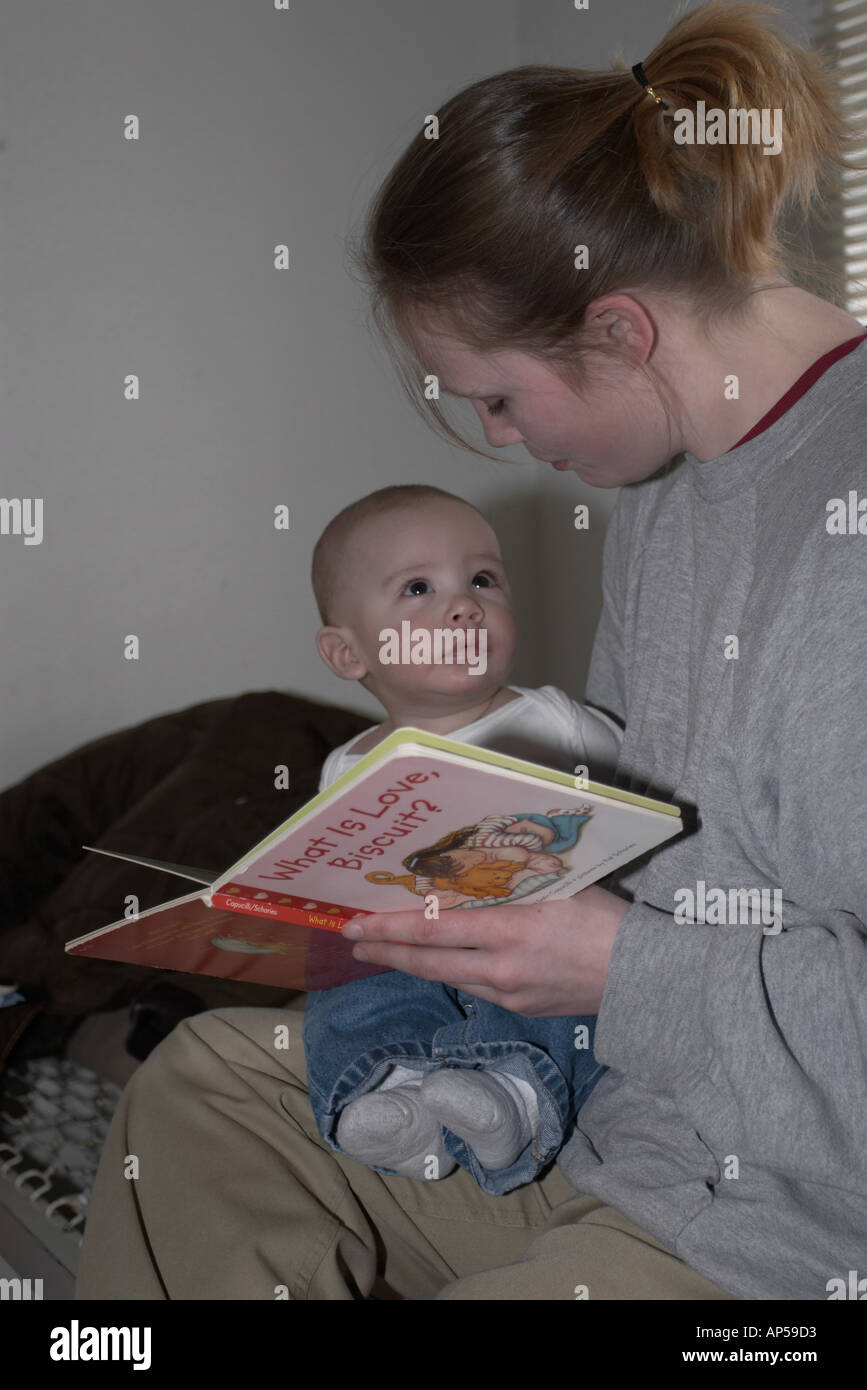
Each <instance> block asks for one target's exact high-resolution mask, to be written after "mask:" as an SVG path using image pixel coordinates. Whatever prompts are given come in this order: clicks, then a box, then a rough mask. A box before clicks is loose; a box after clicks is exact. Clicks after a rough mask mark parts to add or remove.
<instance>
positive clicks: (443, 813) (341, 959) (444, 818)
mask: <svg viewBox="0 0 867 1390" xmlns="http://www.w3.org/2000/svg"><path fill="white" fill-rule="evenodd" d="M682 828H683V825H682V822H681V818H680V810H679V808H678V807H677V806H672V805H667V804H666V803H665V802H662V801H654V800H651V799H650V798H649V797H645V796H638V795H636V794H634V793H632V792H627V791H621V790H619V789H616V788H613V787H606V786H602V785H601V784H600V783H597V782H592V781H585V780H581V779H576V778H575V777H573V776H570V775H569V773H566V772H559V771H556V770H554V769H552V768H548V767H542V766H540V765H539V764H537V763H531V762H524V761H522V760H520V759H518V758H513V757H510V756H507V755H505V754H502V753H497V752H495V751H493V750H492V749H489V748H477V747H475V746H474V745H471V744H466V743H458V742H457V741H456V740H454V739H448V738H441V737H440V736H439V735H437V734H431V733H428V732H426V731H425V730H422V729H414V728H401V729H396V730H395V731H394V732H393V733H391V734H389V735H388V736H387V737H386V738H384V739H383V740H382V741H381V742H380V743H378V744H377V745H376V747H375V748H373V749H371V751H370V752H369V753H367V754H365V756H364V757H362V758H361V759H360V760H359V762H358V763H356V764H355V766H354V767H352V768H350V769H349V770H348V771H347V772H344V773H343V775H342V776H341V777H339V778H338V779H337V780H336V781H335V782H333V783H332V784H331V786H329V787H327V788H325V790H324V791H321V792H319V793H317V795H316V796H314V797H313V799H312V801H308V802H307V804H306V805H305V806H302V807H301V808H300V810H298V811H296V812H295V814H294V815H292V816H290V817H289V819H288V820H287V821H284V822H283V824H282V825H278V827H277V829H276V830H274V831H273V832H272V833H271V834H270V835H268V836H267V838H266V839H264V840H262V841H261V842H260V843H259V844H257V845H255V846H254V847H253V848H252V849H251V850H250V851H249V852H248V853H247V854H245V855H244V857H243V858H242V859H240V860H238V862H237V863H236V864H233V865H232V866H231V867H230V868H229V869H227V870H226V871H225V873H222V874H216V875H215V874H213V873H209V872H208V871H206V870H200V869H196V868H193V867H190V866H188V865H182V864H166V863H162V862H160V861H158V860H154V859H143V858H140V857H137V856H135V855H131V854H119V853H116V852H115V851H112V850H106V849H102V848H100V849H97V850H96V851H95V852H96V853H99V854H111V855H113V856H114V857H116V858H119V859H125V860H128V861H129V862H131V863H134V864H146V865H149V866H150V867H152V868H155V869H161V870H162V871H163V872H168V873H172V874H177V875H178V876H179V877H182V878H187V879H190V880H193V881H194V882H196V883H198V884H200V885H204V889H203V888H202V887H199V888H198V889H197V890H196V891H195V892H193V893H187V894H186V895H185V896H183V897H180V898H174V899H173V900H172V901H171V902H167V903H163V904H162V905H161V906H159V907H152V908H149V909H148V910H146V911H144V912H140V913H138V914H137V915H135V916H131V917H123V918H121V920H120V921H118V922H112V923H110V925H109V926H107V927H100V928H99V929H98V930H97V931H92V932H88V933H87V935H86V936H79V937H76V938H75V940H74V941H69V942H67V943H66V950H67V951H68V952H69V954H70V955H76V956H95V957H97V958H99V959H106V960H122V961H128V962H131V963H132V964H134V965H146V966H156V967H157V968H160V969H166V970H179V971H183V972H186V973H188V974H193V975H219V976H222V977H223V978H225V979H230V980H248V981H254V982H258V983H260V984H266V985H272V986H274V985H276V986H278V987H285V988H286V989H304V990H309V989H329V988H331V987H332V986H334V985H338V984H343V983H345V982H347V981H349V980H356V979H361V978H362V977H364V976H367V975H378V974H381V973H382V972H383V970H384V969H385V968H386V967H384V966H381V965H371V964H369V963H365V962H362V961H357V960H354V959H353V956H352V946H353V943H352V942H351V941H349V940H347V939H346V938H345V937H343V936H342V935H341V927H342V926H343V924H344V923H345V922H346V921H348V919H349V918H350V917H354V916H363V915H367V914H369V913H371V912H390V911H397V910H404V911H405V910H407V909H415V910H417V911H422V910H424V911H425V912H426V913H427V915H428V916H429V917H431V918H432V917H434V916H435V915H437V914H438V913H439V912H444V911H451V910H452V909H457V910H463V911H470V912H471V911H472V910H473V909H474V908H478V907H488V906H491V905H494V904H505V903H538V902H543V901H544V900H545V899H546V898H566V897H571V896H572V895H573V894H575V893H577V892H579V891H580V890H581V889H582V888H586V887H587V886H588V884H591V883H594V882H595V881H596V880H597V879H600V878H604V877H605V876H606V875H608V874H610V873H613V872H614V871H615V870H616V869H618V868H620V867H622V866H623V865H624V864H627V863H629V861H630V860H632V859H635V858H637V857H638V856H639V855H641V854H644V853H645V852H646V851H647V850H650V849H653V848H654V847H655V846H656V845H659V844H661V843H662V842H663V841H664V840H668V839H670V838H671V837H672V836H674V835H677V834H679V832H680V831H681V830H682ZM84 848H86V849H90V848H92V847H91V846H87V845H86V846H84Z"/></svg>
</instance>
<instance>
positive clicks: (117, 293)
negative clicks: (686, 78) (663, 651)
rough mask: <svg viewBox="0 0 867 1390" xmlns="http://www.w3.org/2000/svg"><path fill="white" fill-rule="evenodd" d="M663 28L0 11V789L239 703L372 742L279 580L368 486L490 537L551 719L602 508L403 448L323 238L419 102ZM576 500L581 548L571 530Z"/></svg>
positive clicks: (260, 7) (605, 506) (227, 1)
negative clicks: (2, 530)
mask: <svg viewBox="0 0 867 1390" xmlns="http://www.w3.org/2000/svg"><path fill="white" fill-rule="evenodd" d="M802 3H806V0H798V4H797V7H796V6H795V5H794V4H793V5H792V6H790V8H791V10H792V13H793V14H795V13H800V10H801V4H802ZM672 14H673V9H672V7H671V6H670V5H668V4H664V3H662V2H661V0H606V3H604V4H603V3H598V0H594V3H593V4H592V5H591V9H590V10H589V11H576V10H575V9H574V6H573V5H572V4H571V3H569V0H509V2H507V0H473V3H471V4H470V3H468V2H467V0H439V3H437V4H436V5H433V6H432V5H430V4H429V3H426V0H361V2H360V3H359V0H319V2H318V3H317V2H316V0H306V3H301V0H291V3H290V7H289V10H288V12H282V11H275V10H273V8H270V7H269V5H268V4H267V3H264V2H263V3H259V4H253V3H242V0H148V3H147V4H142V3H140V2H139V3H135V2H134V0H113V2H112V4H111V5H105V4H103V3H99V0H68V3H65V4H64V5H55V6H45V5H33V3H32V0H5V4H4V7H3V32H2V43H0V140H2V142H3V148H2V150H0V190H2V194H0V411H2V427H0V428H2V458H3V464H2V485H0V494H2V495H3V496H6V497H42V498H43V499H44V508H45V513H44V526H45V534H44V540H43V542H42V544H41V545H38V546H25V545H24V543H23V538H22V537H20V536H0V623H2V632H0V669H2V704H0V786H3V785H6V784H8V783H10V782H12V781H14V780H17V779H18V778H19V777H22V776H24V775H26V774H27V773H28V772H30V771H31V770H32V769H33V768H35V767H36V766H38V765H40V764H42V763H45V762H47V761H49V760H50V759H52V758H54V757H56V756H58V755H60V754H61V753H64V752H66V751H67V750H69V749H71V748H73V747H76V746H77V745H79V744H81V743H83V742H85V741H86V740H88V739H91V738H94V737H97V736H100V735H102V734H104V733H107V732H110V731H111V730H114V729H117V728H121V727H124V726H125V725H129V724H133V723H136V722H138V721H140V720H144V719H147V718H149V717H151V716H153V715H156V714H158V713H161V712H163V711H166V710H169V709H173V708H180V707H183V706H184V705H187V704H191V703H194V702H196V701H200V700H207V699H212V698H216V697H219V696H224V695H227V694H231V693H234V692H240V691H243V690H249V689H266V688H278V689H284V690H288V691H293V692H296V693H300V694H305V695H308V696H310V697H312V698H319V699H324V700H327V701H329V702H331V703H335V704H346V705H352V706H354V707H355V708H358V709H360V710H364V711H368V712H369V713H370V714H371V716H372V718H375V717H377V715H378V713H379V707H378V705H377V704H376V702H375V701H374V700H373V699H372V698H371V697H370V696H368V695H367V694H366V692H364V691H362V690H361V689H360V688H359V687H355V686H350V685H346V684H342V683H341V682H339V681H337V680H336V679H335V678H334V677H333V676H332V675H331V674H330V673H329V672H328V671H327V670H326V668H325V667H324V666H323V665H322V663H321V661H320V660H319V657H318V655H317V653H316V651H315V648H314V644H313V636H314V633H315V630H316V626H317V615H316V610H315V606H314V604H313V600H312V596H311V594H310V592H309V562H310V553H311V550H312V545H313V542H314V540H315V538H316V536H317V535H318V534H319V532H320V530H321V529H322V527H323V526H324V524H325V523H326V521H327V520H328V519H329V518H330V517H331V516H332V515H333V514H334V513H335V512H336V511H338V510H339V509H340V508H341V507H342V506H344V505H345V504H346V503H347V502H349V501H351V500H353V499H354V498H356V497H359V496H361V495H362V494H364V493H365V492H368V491H371V490H372V489H374V488H376V487H380V486H384V485H385V484H387V483H392V482H398V481H406V482H427V481H433V482H436V483H438V484H439V485H440V486H442V487H445V488H448V489H450V490H452V491H455V492H457V493H460V494H461V495H463V496H465V497H467V498H469V500H471V501H473V502H475V503H476V504H477V505H480V506H482V507H483V508H484V509H487V510H489V511H490V513H491V514H492V518H493V520H494V523H495V525H496V526H497V528H498V530H499V531H500V534H501V537H502V539H503V543H504V550H505V554H506V559H507V562H510V563H511V567H512V569H513V571H514V574H515V579H516V581H517V583H516V587H518V589H519V595H518V612H519V619H520V621H521V624H522V629H523V632H524V642H523V646H522V651H521V659H520V661H519V664H518V666H517V667H516V669H515V671H514V673H513V679H514V680H516V681H518V682H519V683H525V684H542V683H544V682H549V681H550V682H553V683H556V684H560V685H562V686H564V687H565V688H567V689H570V690H571V691H572V692H573V693H574V694H576V695H580V694H581V693H582V690H583V681H584V675H585V672H586V662H587V656H588V653H589V643H590V639H591V637H592V633H593V629H594V626H595V622H596V617H597V613H598V594H599V558H600V547H601V541H602V534H603V530H604V520H605V517H606V516H607V515H608V513H609V511H610V508H611V505H612V504H613V502H614V496H615V495H614V493H611V492H605V493H601V492H595V491H594V490H593V489H588V488H586V487H584V485H582V484H581V483H580V482H579V481H578V480H577V479H576V478H575V477H574V475H572V474H567V475H565V476H561V475H555V474H553V473H552V472H551V470H550V469H549V468H548V467H547V466H546V465H542V464H537V463H535V462H532V461H528V460H527V459H526V458H525V457H524V456H523V451H522V450H513V451H506V452H505V453H504V456H503V457H504V462H502V463H499V464H494V463H488V462H486V461H484V460H481V459H478V458H476V457H475V456H473V455H469V454H466V453H463V452H461V451H459V450H456V449H452V448H450V447H448V446H446V445H444V444H443V443H442V442H441V441H440V440H438V439H437V437H436V436H435V435H434V434H433V433H431V432H430V431H428V430H426V429H425V428H424V426H423V425H422V423H421V422H420V421H419V419H418V418H417V416H416V415H415V414H414V413H413V412H412V410H411V409H410V407H409V405H408V404H407V403H406V401H405V400H404V397H403V395H402V393H401V391H400V389H399V387H398V385H397V383H396V381H395V380H394V379H393V375H392V371H391V368H390V365H389V363H388V361H387V359H386V357H385V355H384V354H383V353H382V352H381V351H380V350H379V349H378V348H377V347H376V346H375V344H374V343H373V341H372V340H371V337H370V334H369V331H368V328H367V326H366V321H365V316H366V302H365V297H364V293H363V290H362V289H361V288H360V287H359V286H358V285H357V284H356V283H355V282H354V281H353V280H352V279H351V277H350V275H349V274H348V272H347V268H346V265H345V258H344V237H345V234H346V232H347V231H348V230H349V229H350V228H351V227H355V226H357V225H358V223H359V221H360V219H361V218H362V216H363V213H364V210H365V207H366V205H367V203H368V200H369V198H370V196H371V194H372V192H373V191H374V189H375V188H376V186H377V184H378V183H379V181H380V179H381V178H382V176H383V175H384V174H385V173H386V171H387V170H388V168H389V167H390V166H391V164H392V163H393V162H394V160H395V158H396V157H397V155H398V154H399V153H400V152H401V150H402V149H403V147H404V146H405V144H406V143H407V142H408V140H409V139H410V138H411V136H412V135H413V134H414V133H415V131H416V130H417V129H418V128H419V126H420V124H421V123H422V122H423V119H424V117H425V115H426V114H427V113H428V112H430V111H432V110H435V109H436V107H437V106H439V105H440V104H441V103H442V101H443V100H444V99H445V97H446V96H447V95H448V94H450V93H451V92H453V91H454V90H456V89H458V88H459V87H461V86H463V85H465V84H466V83H468V82H470V81H472V80H474V79H476V78H478V77H481V76H483V75H485V74H487V73H490V72H494V71H497V70H499V69H502V68H506V67H510V66H513V65H514V64H516V63H519V62H548V63H573V64H575V65H577V66H581V67H596V66H604V65H605V64H607V63H608V62H610V61H611V59H612V57H613V55H614V50H615V49H616V48H617V47H618V46H622V45H623V44H624V43H626V44H627V51H626V53H625V56H626V58H627V60H628V61H629V62H635V61H638V60H639V59H643V58H644V57H645V56H646V54H647V53H648V52H649V51H650V49H651V48H652V46H653V44H654V43H656V41H657V40H658V38H659V37H660V36H661V34H662V33H663V32H664V30H665V28H666V27H667V24H668V23H669V22H670V19H671V17H672ZM128 113H135V114H136V115H137V116H138V117H139V118H140V121H141V138H140V139H139V140H138V141H136V142H129V141H126V140H125V139H124V138H123V120H124V118H125V117H126V116H127V114H128ZM280 242H286V243H287V244H288V245H289V247H290V250H291V257H292V266H291V269H290V270H289V271H286V272H279V271H276V270H275V269H274V268H273V266H272V259H271V258H272V248H273V246H274V245H275V244H276V243H280ZM128 373H137V374H138V375H139V376H140V380H141V393H142V394H141V399H140V400H138V401H134V402H129V401H125V400H124V395H123V383H124V377H125V375H126V374H128ZM588 499H589V500H590V501H591V503H592V523H591V531H590V533H589V535H588V534H583V533H579V532H576V531H575V530H574V528H573V525H572V512H573V507H574V504H575V502H576V501H578V500H588ZM278 503H286V504H288V506H289V508H290V510H291V516H292V528H291V530H290V532H289V533H288V534H286V533H283V532H275V530H274V527H273V522H272V515H273V508H274V506H275V505H277V504H278ZM129 633H135V634H137V635H138V636H139V638H140V641H141V658H140V660H139V661H137V662H130V661H127V660H125V659H124V655H123V639H124V637H125V635H126V634H129Z"/></svg>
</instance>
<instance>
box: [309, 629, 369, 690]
mask: <svg viewBox="0 0 867 1390" xmlns="http://www.w3.org/2000/svg"><path fill="white" fill-rule="evenodd" d="M316 646H317V647H318V649H319V655H320V656H321V657H322V660H323V661H324V662H325V665H326V666H327V667H328V668H329V669H330V670H331V671H333V672H334V674H335V676H339V677H340V679H341V680H344V681H360V680H362V679H363V677H364V676H366V675H367V667H366V666H365V664H364V662H363V661H361V660H359V658H358V657H357V656H356V654H355V640H354V638H353V635H352V633H351V632H350V630H349V628H347V627H321V628H320V629H319V631H318V632H317V634H316Z"/></svg>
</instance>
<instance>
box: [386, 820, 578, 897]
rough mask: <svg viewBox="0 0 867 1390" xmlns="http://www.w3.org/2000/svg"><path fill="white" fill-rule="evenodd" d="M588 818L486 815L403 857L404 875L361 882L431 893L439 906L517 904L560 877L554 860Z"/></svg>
mask: <svg viewBox="0 0 867 1390" xmlns="http://www.w3.org/2000/svg"><path fill="white" fill-rule="evenodd" d="M592 814H593V812H592V810H591V808H590V807H589V806H582V807H581V809H580V810H553V811H549V812H548V814H547V815H539V814H537V813H536V812H533V811H531V812H520V813H519V814H518V815H514V816H511V815H500V816H486V817H485V819H484V820H481V821H479V822H478V824H477V825H470V826H464V827H463V828H462V829H460V830H452V831H451V832H450V833H449V834H448V835H444V836H442V838H441V839H439V840H437V842H436V844H434V845H430V846H428V847H426V848H424V849H420V850H417V851H416V852H415V853H414V854H410V855H408V856H407V858H406V859H404V860H403V861H402V863H403V866H404V868H405V869H407V870H408V872H407V873H405V874H392V873H388V872H386V871H384V870H381V869H377V870H373V871H372V872H371V873H368V874H365V878H367V879H369V880H370V882H371V883H393V884H395V885H396V886H400V887H403V888H407V889H408V890H409V892H410V893H416V894H418V895H419V896H420V897H426V896H427V895H428V894H430V893H436V895H437V899H438V903H439V907H440V908H449V907H489V906H491V905H492V904H494V903H497V902H517V900H518V899H519V898H524V897H526V896H527V895H528V894H529V893H535V892H536V891H537V889H539V888H543V887H545V885H546V884H548V883H555V882H556V881H557V879H558V878H560V877H561V876H562V875H563V874H564V873H566V868H567V866H566V865H565V864H564V863H563V861H562V859H560V857H559V856H560V855H561V854H563V853H565V852H566V851H567V850H571V849H574V847H575V845H576V844H577V843H578V840H579V839H580V836H581V831H582V829H583V827H584V825H585V824H586V822H587V821H588V820H589V819H590V817H591V816H592Z"/></svg>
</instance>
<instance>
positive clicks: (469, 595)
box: [344, 499, 517, 708]
mask: <svg viewBox="0 0 867 1390" xmlns="http://www.w3.org/2000/svg"><path fill="white" fill-rule="evenodd" d="M345 563H346V567H347V569H346V588H345V591H344V592H345V594H346V609H345V611H346V618H345V620H344V621H345V622H346V625H347V626H348V627H351V629H352V632H353V634H354V636H355V638H356V641H357V646H358V647H359V648H360V652H359V655H361V657H362V659H363V660H364V662H365V664H366V665H367V667H368V671H369V677H370V679H369V684H370V687H371V689H372V690H373V691H374V693H375V694H376V695H377V697H378V698H379V699H380V700H382V702H383V703H384V704H385V705H386V708H388V707H389V698H388V697H389V695H394V694H400V695H402V696H405V695H406V694H408V693H409V692H416V693H419V694H422V693H424V692H428V693H431V694H433V693H442V694H449V695H455V696H457V695H459V694H460V693H461V692H464V693H465V694H466V696H467V698H468V699H470V700H473V699H476V698H484V695H485V692H486V691H490V690H494V689H497V688H498V687H499V686H501V685H502V684H503V682H504V681H505V679H506V677H507V676H508V673H509V671H510V670H511V667H512V664H513V661H514V655H515V645H516V640H517V631H516V626H515V619H514V616H513V614H512V601H511V594H510V591H509V587H508V580H507V578H506V572H505V568H504V566H503V561H502V558H501V556H500V547H499V544H498V542H497V538H496V536H495V535H494V533H493V531H492V530H491V528H490V526H488V524H487V522H485V521H484V519H483V518H482V517H480V516H478V515H477V513H476V512H474V511H473V510H472V509H471V508H470V507H465V506H462V505H461V504H460V503H457V502H448V501H446V500H443V501H439V500H435V499H430V500H428V501H426V502H423V503H421V504H419V505H418V507H416V508H405V509H402V510H400V511H391V512H388V513H386V514H385V515H384V516H382V517H373V518H370V519H368V521H367V522H365V523H364V524H363V525H362V526H360V527H359V528H358V530H357V531H356V533H355V535H354V536H353V539H352V544H351V547H350V550H349V553H348V554H347V555H346V557H345ZM407 620H408V621H409V623H410V631H411V632H413V633H415V632H418V631H419V630H426V631H428V632H430V633H431V634H433V633H434V631H435V629H437V628H440V629H452V630H453V629H456V628H462V629H464V630H465V631H466V632H470V631H472V630H473V629H475V630H476V636H475V642H476V646H475V652H474V653H473V652H472V649H470V652H471V655H472V660H475V661H477V657H478V655H479V653H481V652H482V651H484V652H485V660H484V661H477V664H478V665H479V666H480V667H483V668H484V672H483V673H482V672H481V671H480V672H479V673H477V674H472V672H473V665H472V661H471V662H468V663H466V664H457V663H455V664H451V665H449V664H446V663H441V664H436V663H434V662H431V663H430V664H429V665H414V664H403V663H400V664H391V663H388V662H383V661H382V660H381V654H382V653H383V652H384V650H385V647H384V638H383V636H382V634H383V633H384V632H385V630H386V629H392V630H394V631H395V632H396V633H397V634H398V636H399V635H400V634H401V631H402V628H401V624H402V623H403V622H405V621H407ZM482 629H484V633H485V638H484V641H485V648H482V647H481V637H480V633H481V630H482ZM431 650H432V651H433V650H434V648H433V644H432V645H431Z"/></svg>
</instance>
